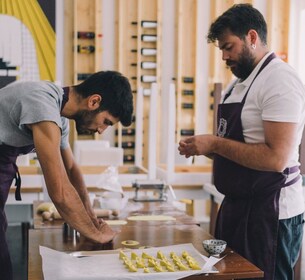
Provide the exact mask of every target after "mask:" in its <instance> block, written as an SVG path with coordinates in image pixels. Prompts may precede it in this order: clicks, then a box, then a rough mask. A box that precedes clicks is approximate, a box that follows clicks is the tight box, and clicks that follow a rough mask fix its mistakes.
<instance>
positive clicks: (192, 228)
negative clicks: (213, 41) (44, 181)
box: [28, 202, 263, 280]
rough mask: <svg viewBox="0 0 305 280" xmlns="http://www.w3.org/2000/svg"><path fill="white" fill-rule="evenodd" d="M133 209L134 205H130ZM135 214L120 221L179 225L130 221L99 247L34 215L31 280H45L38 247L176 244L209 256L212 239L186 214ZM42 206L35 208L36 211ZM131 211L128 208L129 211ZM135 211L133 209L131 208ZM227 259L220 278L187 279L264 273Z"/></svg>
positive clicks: (169, 210) (164, 206)
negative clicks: (155, 218) (153, 216)
mask: <svg viewBox="0 0 305 280" xmlns="http://www.w3.org/2000/svg"><path fill="white" fill-rule="evenodd" d="M129 203H131V205H133V202H129ZM136 204H137V205H138V206H139V207H137V208H136V209H137V210H136V211H128V210H127V211H122V214H121V216H119V219H124V218H126V217H127V216H130V215H148V214H162V215H171V216H173V217H175V218H176V221H149V222H146V221H145V222H144V221H128V223H127V224H126V225H123V226H111V227H112V228H113V229H114V230H120V233H119V234H118V235H117V236H116V237H115V239H114V240H113V242H112V243H110V244H106V245H99V244H94V243H92V242H90V241H89V240H85V239H84V238H81V237H79V236H77V237H76V238H72V237H68V236H66V235H65V234H64V231H63V221H62V220H59V221H52V222H44V223H42V220H41V217H40V216H37V215H35V216H34V217H35V219H34V229H31V230H30V231H29V255H28V279H31V280H36V279H39V280H40V279H43V276H42V264H41V257H40V255H39V245H42V246H46V247H49V248H52V249H55V250H58V251H63V252H73V251H92V250H112V249H119V248H122V247H123V246H122V244H121V243H122V241H125V240H136V241H138V242H139V245H138V246H137V247H141V246H152V247H159V246H169V245H175V244H183V243H192V244H193V245H194V246H195V248H196V249H197V250H198V251H199V252H200V253H202V254H205V255H207V253H206V252H205V251H204V249H203V247H202V241H203V240H205V239H210V238H212V236H211V235H210V234H209V233H207V232H206V231H204V230H203V229H202V228H200V227H199V226H198V225H197V221H196V220H194V219H193V217H190V216H188V215H186V214H185V213H184V212H182V211H180V210H178V209H176V208H174V207H173V206H172V205H171V204H169V203H164V202H163V203H162V202H161V203H159V202H153V203H136ZM37 205H39V202H35V204H34V213H35V209H36V207H37ZM127 209H128V207H127ZM130 209H133V208H130ZM224 254H226V257H225V258H224V259H223V260H221V261H220V262H219V263H218V264H217V265H216V268H217V269H218V270H219V273H217V274H204V275H201V276H191V277H188V278H186V279H201V278H204V279H240V278H259V277H262V275H263V272H262V271H261V270H260V269H258V268H257V267H255V266H254V265H253V264H251V263H250V262H248V261H247V260H246V259H244V258H242V257H241V256H239V255H238V254H237V253H235V252H233V251H231V250H230V249H229V248H227V250H226V252H225V253H224Z"/></svg>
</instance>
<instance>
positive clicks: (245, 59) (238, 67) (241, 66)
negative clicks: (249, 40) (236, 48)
mask: <svg viewBox="0 0 305 280" xmlns="http://www.w3.org/2000/svg"><path fill="white" fill-rule="evenodd" d="M254 61H255V58H254V56H253V55H252V53H251V52H250V49H249V48H248V47H247V46H246V45H244V46H243V49H242V52H241V53H240V55H239V58H238V61H233V60H227V61H226V64H227V66H231V65H234V66H233V67H231V68H230V69H231V71H232V73H233V74H234V75H235V76H236V77H237V78H240V79H241V80H245V79H247V78H248V76H249V75H250V74H251V72H252V71H253V69H254Z"/></svg>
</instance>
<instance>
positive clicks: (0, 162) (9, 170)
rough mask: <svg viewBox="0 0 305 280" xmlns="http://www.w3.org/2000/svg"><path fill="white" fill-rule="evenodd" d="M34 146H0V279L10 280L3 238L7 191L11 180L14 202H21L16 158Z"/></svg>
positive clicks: (5, 225) (7, 254) (9, 261)
mask: <svg viewBox="0 0 305 280" xmlns="http://www.w3.org/2000/svg"><path fill="white" fill-rule="evenodd" d="M33 149H34V145H29V146H25V147H20V148H16V147H12V146H8V145H0V271H1V273H0V274H1V279H3V280H12V279H13V276H12V264H11V259H10V255H9V250H8V245H7V241H6V238H5V232H6V229H7V220H6V215H5V212H4V205H5V203H6V200H7V197H8V194H9V190H10V187H11V184H12V182H13V180H14V179H15V185H16V191H15V198H16V200H21V196H20V186H21V179H20V175H19V172H18V167H17V165H16V159H17V156H19V155H22V154H28V153H29V152H31V151H33Z"/></svg>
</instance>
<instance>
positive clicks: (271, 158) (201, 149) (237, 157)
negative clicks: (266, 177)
mask: <svg viewBox="0 0 305 280" xmlns="http://www.w3.org/2000/svg"><path fill="white" fill-rule="evenodd" d="M264 131H265V143H258V144H249V143H243V142H238V141H234V140H231V139H227V138H222V137H218V136H214V135H197V136H193V137H189V138H187V139H185V140H182V141H181V142H180V146H179V151H180V154H182V155H186V156H191V155H205V156H208V155H211V154H218V155H221V156H223V157H225V158H227V159H230V160H232V161H234V162H236V163H238V164H240V165H243V166H246V167H249V168H252V169H256V170H262V171H277V172H281V171H283V170H284V169H285V167H287V164H288V161H289V159H290V157H291V155H292V152H293V148H294V146H295V139H296V138H297V137H296V134H297V125H296V124H294V123H280V122H270V121H265V122H264Z"/></svg>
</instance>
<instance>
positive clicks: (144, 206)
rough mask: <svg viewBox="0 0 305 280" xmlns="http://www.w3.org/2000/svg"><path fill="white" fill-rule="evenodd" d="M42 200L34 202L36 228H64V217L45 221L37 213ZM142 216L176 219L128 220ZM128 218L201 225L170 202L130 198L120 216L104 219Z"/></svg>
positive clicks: (138, 222)
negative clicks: (135, 200)
mask: <svg viewBox="0 0 305 280" xmlns="http://www.w3.org/2000/svg"><path fill="white" fill-rule="evenodd" d="M40 203H42V201H34V203H33V216H34V218H33V223H34V229H45V228H62V225H63V223H64V221H63V220H62V219H59V220H52V221H43V220H42V217H41V215H38V214H37V207H38V205H39V204H40ZM137 215H139V216H141V215H166V216H171V217H174V218H175V219H176V220H170V221H129V220H127V218H128V217H130V216H137ZM108 219H109V220H126V221H127V225H129V226H132V225H138V226H143V225H144V226H157V225H159V224H160V223H161V224H162V225H165V224H166V225H177V224H184V225H188V224H191V225H199V223H198V221H197V220H195V219H194V218H193V217H192V216H189V215H186V214H185V212H183V211H181V210H179V209H177V208H176V207H175V206H174V205H173V204H171V203H168V202H149V203H148V202H134V201H132V200H130V201H129V202H128V203H127V206H126V207H125V208H124V209H123V210H122V211H120V213H119V215H118V216H110V217H109V218H104V220H108Z"/></svg>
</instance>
